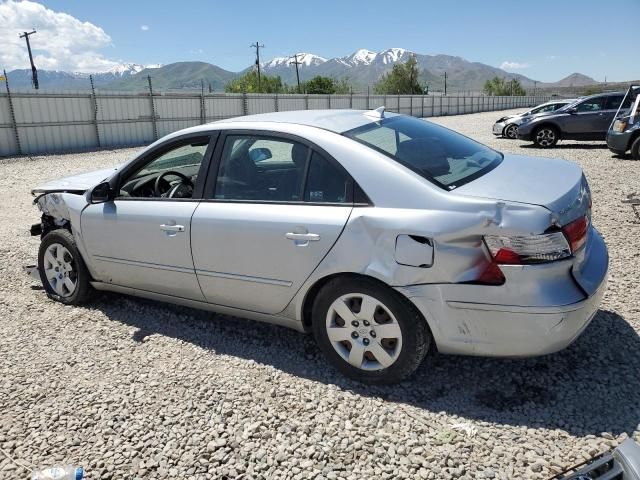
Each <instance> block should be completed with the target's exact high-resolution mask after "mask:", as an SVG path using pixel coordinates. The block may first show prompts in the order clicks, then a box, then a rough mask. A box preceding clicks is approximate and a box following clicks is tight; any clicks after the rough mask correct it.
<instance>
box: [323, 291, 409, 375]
mask: <svg viewBox="0 0 640 480" xmlns="http://www.w3.org/2000/svg"><path fill="white" fill-rule="evenodd" d="M326 328H327V335H328V337H329V341H330V342H331V345H332V346H333V348H334V350H335V351H336V352H337V353H338V354H339V355H340V356H341V357H342V358H343V360H345V361H346V362H348V363H349V364H350V365H352V366H354V367H356V368H359V369H361V370H368V371H375V370H383V369H385V368H388V367H390V366H391V365H392V364H393V363H394V362H395V361H396V360H397V359H398V356H399V355H400V352H401V351H402V331H401V330H400V325H399V324H398V321H397V320H396V318H395V317H394V316H393V314H392V313H391V310H390V309H389V308H388V307H386V306H385V305H384V304H383V303H382V302H380V301H379V300H377V299H376V298H374V297H372V296H370V295H364V294H362V293H350V294H346V295H342V296H341V297H339V298H337V299H336V300H335V301H334V302H333V303H332V304H331V306H330V307H329V310H328V312H327V318H326Z"/></svg>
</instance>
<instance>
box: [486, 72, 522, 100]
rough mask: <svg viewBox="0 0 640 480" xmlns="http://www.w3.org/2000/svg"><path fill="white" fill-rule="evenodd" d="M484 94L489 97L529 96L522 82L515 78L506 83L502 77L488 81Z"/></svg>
mask: <svg viewBox="0 0 640 480" xmlns="http://www.w3.org/2000/svg"><path fill="white" fill-rule="evenodd" d="M483 90H484V93H486V94H487V95H496V96H508V95H515V96H524V95H526V94H527V92H525V90H524V88H522V85H520V82H519V81H518V80H516V79H515V78H513V79H511V80H509V81H505V79H504V78H501V77H498V76H496V77H493V78H492V79H491V80H487V81H486V82H485V83H484V88H483Z"/></svg>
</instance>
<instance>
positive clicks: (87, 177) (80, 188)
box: [31, 165, 120, 195]
mask: <svg viewBox="0 0 640 480" xmlns="http://www.w3.org/2000/svg"><path fill="white" fill-rule="evenodd" d="M119 168H120V165H119V166H117V167H109V168H103V169H100V170H94V171H93V172H86V173H81V174H78V175H72V176H70V177H64V178H61V179H59V180H52V181H50V182H47V183H44V184H42V185H39V186H37V187H36V188H34V189H33V190H31V193H33V194H34V195H40V194H43V193H49V192H74V193H83V192H86V191H87V190H88V189H90V188H91V187H94V186H96V185H97V184H98V183H100V182H102V181H103V180H106V179H107V178H109V177H111V175H113V174H114V173H115V172H116V171H117V170H118V169H119Z"/></svg>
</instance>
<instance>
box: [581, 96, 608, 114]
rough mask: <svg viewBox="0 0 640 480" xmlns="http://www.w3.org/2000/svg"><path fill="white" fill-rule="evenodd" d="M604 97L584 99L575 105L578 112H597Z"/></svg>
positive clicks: (600, 108)
mask: <svg viewBox="0 0 640 480" xmlns="http://www.w3.org/2000/svg"><path fill="white" fill-rule="evenodd" d="M603 103H604V99H603V98H602V97H599V98H594V99H592V100H585V101H584V102H582V103H579V104H578V105H576V109H577V111H578V112H597V111H600V110H602V109H603V108H602V106H603Z"/></svg>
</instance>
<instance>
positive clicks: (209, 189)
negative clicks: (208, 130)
mask: <svg viewBox="0 0 640 480" xmlns="http://www.w3.org/2000/svg"><path fill="white" fill-rule="evenodd" d="M229 136H256V137H264V138H272V139H274V140H285V141H287V140H288V141H293V142H297V143H300V144H302V145H305V146H306V147H307V148H308V149H309V150H308V154H307V163H306V165H305V172H304V177H303V181H302V195H301V196H300V198H301V199H300V200H284V201H283V200H239V199H231V198H215V189H216V183H217V179H218V172H219V170H220V163H221V161H222V153H223V152H224V145H225V143H226V140H227V137H229ZM313 152H316V153H318V154H320V155H321V156H322V157H323V158H324V159H325V160H327V161H328V162H329V163H331V164H333V165H334V166H336V167H337V168H338V169H340V170H342V171H343V172H344V174H345V175H346V176H347V178H348V179H349V181H350V183H351V186H350V188H349V190H348V192H347V193H348V197H347V200H346V201H345V202H343V203H336V202H306V201H305V200H304V194H305V190H306V187H307V177H308V175H309V163H310V160H311V156H312V155H313ZM356 185H357V182H356V180H355V179H354V178H353V176H352V175H351V174H350V173H349V172H348V171H347V170H346V169H345V168H344V167H343V166H342V164H341V163H340V162H338V161H337V160H336V159H335V158H334V157H333V156H331V155H330V154H329V153H327V151H326V150H324V149H323V148H322V147H320V146H318V145H317V144H315V143H313V142H311V141H309V140H307V139H306V138H304V137H300V136H298V135H294V134H292V133H288V132H278V131H275V130H257V129H247V128H234V129H227V130H222V131H220V136H219V137H218V141H217V143H216V146H215V149H214V151H213V155H212V159H211V164H210V166H209V170H208V172H207V176H206V180H205V183H204V191H203V194H202V200H201V201H202V202H207V203H246V204H251V203H256V204H274V205H311V206H339V207H345V206H360V207H362V206H373V203H372V202H371V200H370V199H369V196H368V195H367V194H366V192H364V190H363V189H362V188H361V187H360V186H359V185H358V186H357V188H358V189H359V191H360V192H362V193H364V195H365V197H366V200H367V201H366V202H358V203H356V202H354V199H355V193H356V192H355V190H356Z"/></svg>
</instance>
